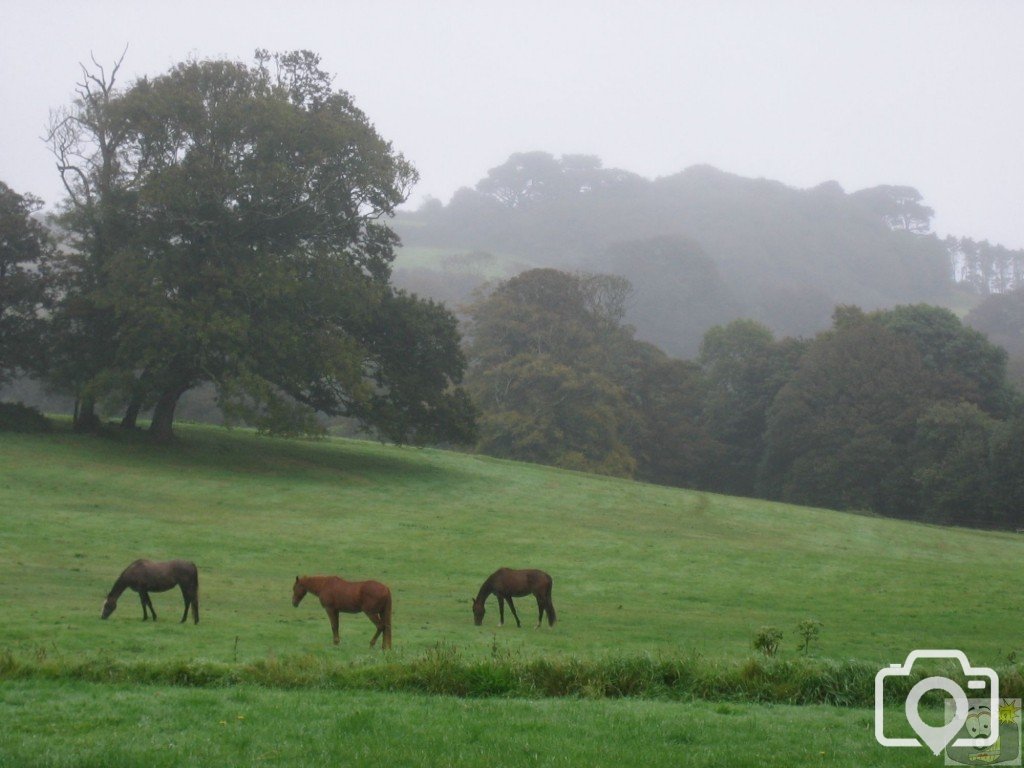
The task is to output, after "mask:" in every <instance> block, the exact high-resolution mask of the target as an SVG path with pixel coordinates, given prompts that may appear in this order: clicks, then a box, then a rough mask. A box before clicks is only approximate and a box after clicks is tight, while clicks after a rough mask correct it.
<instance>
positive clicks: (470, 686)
mask: <svg viewBox="0 0 1024 768" xmlns="http://www.w3.org/2000/svg"><path fill="white" fill-rule="evenodd" d="M877 672H878V668H877V666H875V665H873V664H870V663H866V662H862V661H855V660H849V661H835V660H830V659H815V658H805V657H800V658H793V659H775V658H757V657H752V658H749V659H745V660H732V661H722V660H717V661H715V660H709V659H706V658H704V657H702V656H700V655H692V656H686V657H678V658H659V657H654V656H648V655H641V656H609V657H604V658H578V657H569V658H555V659H536V658H533V659H531V658H519V657H516V656H515V655H514V654H507V653H504V654H499V655H496V656H495V657H494V658H491V659H480V658H476V657H467V656H465V655H463V654H462V653H460V652H459V651H458V650H457V649H456V648H454V647H452V646H449V645H446V644H439V645H438V646H436V647H435V648H433V649H430V650H428V651H427V652H426V653H423V654H419V655H415V656H411V657H402V656H401V655H396V656H393V657H385V658H383V659H377V660H366V661H363V662H360V663H350V664H338V663H335V662H330V661H328V660H325V659H324V658H322V657H318V656H310V655H306V656H294V657H286V658H268V659H264V660H261V661H255V662H248V663H243V664H229V663H217V662H208V661H205V662H204V661H166V662H153V661H120V660H116V659H112V658H109V657H104V656H96V657H93V658H89V659H59V658H48V657H47V656H46V655H45V654H37V655H35V656H34V657H27V656H21V655H17V654H15V653H13V652H11V651H4V652H2V653H0V679H5V680H62V679H63V680H78V681H83V682H93V683H141V684H148V685H172V686H185V687H226V686H237V685H255V686H261V687H267V688H283V689H291V688H312V689H329V690H335V689H336V690H357V691H378V692H386V691H391V692H403V693H420V694H434V695H444V696H457V697H462V698H485V697H506V698H530V699H538V698H561V697H575V698H585V699H618V698H641V699H665V700H691V699H707V700H727V701H744V702H759V703H774V704H829V705H836V706H845V707H871V706H873V705H874V680H875V674H876V673H877ZM997 672H998V674H999V677H1000V690H1001V695H1002V696H1004V697H1021V696H1024V676H1022V673H1024V665H1020V664H1017V665H1010V666H1006V667H1003V668H1001V669H999V670H997ZM942 673H943V674H944V675H947V676H949V677H951V678H953V679H955V680H959V682H960V684H961V686H963V685H964V684H965V681H964V680H963V679H962V675H961V674H960V673H959V671H958V670H956V669H953V668H952V667H950V668H949V669H943V670H942ZM928 674H931V672H926V671H925V670H923V669H916V670H913V671H912V673H911V675H909V676H907V677H900V678H889V679H888V680H887V684H886V691H885V692H886V703H889V704H899V703H901V702H903V701H904V700H905V699H906V697H907V694H908V693H909V692H910V689H911V688H912V687H913V685H914V684H916V683H917V682H918V681H920V680H921V679H923V678H924V677H926V676H927V675H928Z"/></svg>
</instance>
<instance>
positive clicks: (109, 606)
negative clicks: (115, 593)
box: [100, 597, 117, 619]
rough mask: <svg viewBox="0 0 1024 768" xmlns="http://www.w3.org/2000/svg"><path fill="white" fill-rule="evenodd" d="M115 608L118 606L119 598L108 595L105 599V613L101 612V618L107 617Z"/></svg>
mask: <svg viewBox="0 0 1024 768" xmlns="http://www.w3.org/2000/svg"><path fill="white" fill-rule="evenodd" d="M115 608H117V598H116V597H107V599H106V600H104V601H103V613H101V614H100V618H101V619H105V618H107V617H108V616H110V614H112V613H113V612H114V609H115Z"/></svg>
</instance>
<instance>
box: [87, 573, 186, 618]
mask: <svg viewBox="0 0 1024 768" xmlns="http://www.w3.org/2000/svg"><path fill="white" fill-rule="evenodd" d="M174 587H181V596H182V597H183V598H185V612H184V613H183V614H181V621H182V622H183V621H185V619H187V618H188V609H189V607H190V606H191V608H192V619H193V620H194V621H195V623H196V624H198V623H199V571H198V570H197V569H196V564H195V563H191V562H189V561H188V560H169V561H168V562H166V563H154V562H153V561H152V560H136V561H135V562H134V563H132V564H131V565H129V566H128V567H127V568H125V569H124V571H123V572H122V573H121V575H120V576H118V577H117V581H115V582H114V587H113V589H111V590H110V594H109V595H107V599H106V601H105V602H104V603H103V613H101V614H100V618H102V619H105V618H107V617H108V616H110V614H112V613H113V612H114V609H115V608H117V598H119V597H120V596H121V593H122V592H124V591H125V590H126V589H134V590H135V591H136V592H138V593H139V599H140V600H141V601H142V620H143V621H145V620H146V619H148V618H149V616H148V615H147V613H146V611H147V608H148V610H149V612H150V613H152V614H153V621H156V611H155V610H154V609H153V601H152V600H150V599H149V593H150V592H166V591H167V590H168V589H174ZM179 623H180V622H179Z"/></svg>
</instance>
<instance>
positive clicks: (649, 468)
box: [467, 269, 711, 484]
mask: <svg viewBox="0 0 1024 768" xmlns="http://www.w3.org/2000/svg"><path fill="white" fill-rule="evenodd" d="M628 294H629V286H628V284H627V283H626V282H625V281H624V280H622V278H618V277H613V276H608V275H570V274H568V273H565V272H559V271H557V270H552V269H539V270H531V271H528V272H524V273H523V274H521V275H519V276H517V277H515V278H512V279H511V280H508V281H506V282H504V283H501V284H500V285H498V286H497V287H496V288H495V289H494V290H493V291H492V292H491V293H490V294H489V295H488V296H486V297H485V298H483V299H481V300H480V301H478V302H477V303H476V304H474V305H473V306H472V307H471V308H470V310H469V313H470V322H469V337H470V339H471V343H470V347H469V358H470V369H469V373H468V374H467V389H468V390H469V392H470V394H471V395H472V397H473V400H474V402H475V404H476V405H477V407H478V408H479V409H480V412H481V418H480V442H479V444H478V448H479V449H480V450H482V451H484V452H486V453H490V454H492V455H496V456H502V457H508V458H516V459H520V460H524V461H535V462H541V463H545V464H553V465H555V466H561V467H565V468H569V469H579V470H587V471H593V472H599V473H602V474H612V475H620V476H626V477H631V476H633V475H634V474H635V475H636V476H638V477H641V478H644V479H650V480H655V481H657V482H664V483H671V484H682V483H687V482H693V481H695V480H696V479H697V478H698V477H699V476H700V472H701V468H702V467H703V466H704V464H706V463H707V461H708V460H709V458H710V455H711V451H710V448H711V446H710V443H709V440H708V438H707V436H706V434H705V433H704V431H703V428H702V427H701V426H700V423H699V417H700V399H701V397H702V392H703V389H702V383H701V381H700V373H699V369H698V368H697V367H696V366H695V365H693V364H691V363H685V362H682V361H678V360H671V359H670V358H668V357H667V356H666V355H665V354H664V353H663V352H661V351H659V350H657V349H655V348H654V347H651V346H650V345H647V344H642V343H639V342H637V341H635V340H634V339H633V338H632V331H631V329H629V328H628V327H626V326H623V325H622V324H621V322H622V317H623V313H624V311H625V305H626V299H627V297H628Z"/></svg>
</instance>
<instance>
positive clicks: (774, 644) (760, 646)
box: [754, 627, 782, 657]
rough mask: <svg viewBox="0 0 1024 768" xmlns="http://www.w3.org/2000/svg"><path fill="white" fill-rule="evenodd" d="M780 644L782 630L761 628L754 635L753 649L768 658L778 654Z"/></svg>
mask: <svg viewBox="0 0 1024 768" xmlns="http://www.w3.org/2000/svg"><path fill="white" fill-rule="evenodd" d="M781 642H782V630H781V629H778V628H776V627H761V628H760V629H759V630H757V634H755V635H754V649H755V650H758V651H760V652H761V653H763V654H764V655H765V656H768V657H772V656H774V655H775V654H776V653H778V652H779V643H781Z"/></svg>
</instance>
